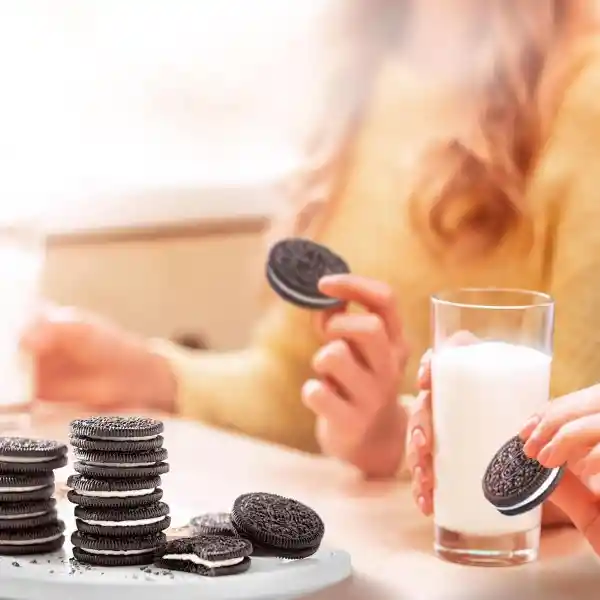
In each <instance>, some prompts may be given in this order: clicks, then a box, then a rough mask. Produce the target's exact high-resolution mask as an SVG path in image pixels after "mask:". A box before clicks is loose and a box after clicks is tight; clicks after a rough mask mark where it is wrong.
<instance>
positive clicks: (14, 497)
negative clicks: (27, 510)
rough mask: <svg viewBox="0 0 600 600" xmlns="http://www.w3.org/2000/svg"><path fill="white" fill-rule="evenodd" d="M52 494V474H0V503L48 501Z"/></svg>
mask: <svg viewBox="0 0 600 600" xmlns="http://www.w3.org/2000/svg"><path fill="white" fill-rule="evenodd" d="M52 494H54V473H52V472H50V473H43V474H42V473H36V474H32V475H29V474H24V473H21V474H17V475H8V474H3V473H0V502H9V503H14V502H31V501H34V500H35V501H37V500H48V499H49V498H51V497H52Z"/></svg>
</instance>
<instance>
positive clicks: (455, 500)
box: [432, 342, 551, 535]
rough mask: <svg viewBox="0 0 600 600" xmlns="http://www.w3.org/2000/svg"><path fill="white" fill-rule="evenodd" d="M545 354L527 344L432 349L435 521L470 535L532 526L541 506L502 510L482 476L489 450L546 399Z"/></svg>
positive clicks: (514, 431) (548, 361)
mask: <svg viewBox="0 0 600 600" xmlns="http://www.w3.org/2000/svg"><path fill="white" fill-rule="evenodd" d="M550 365H551V358H550V357H549V356H548V355H546V354H543V353H542V352H539V351H537V350H533V349H531V348H527V347H525V346H514V345H511V344H506V343H502V342H484V343H481V344H476V345H472V346H462V347H455V348H445V349H443V350H441V351H439V352H437V353H435V354H434V356H433V359H432V376H433V418H434V431H435V477H436V488H435V493H434V503H435V523H436V525H438V526H440V527H444V528H445V529H450V530H452V531H455V532H459V533H465V534H471V535H502V534H509V533H516V532H522V531H527V530H530V529H532V528H534V527H536V526H537V525H538V524H539V518H540V510H541V509H538V510H534V511H531V512H529V513H526V514H525V515H521V516H516V517H507V516H504V515H501V514H500V513H499V512H498V511H497V510H496V509H495V508H494V507H493V506H491V505H490V504H489V503H488V502H487V500H486V499H485V498H484V496H483V493H482V490H481V480H482V477H483V474H484V472H485V469H486V467H487V465H488V463H489V462H490V460H491V458H492V456H493V455H494V454H495V452H496V451H497V450H498V449H499V448H500V446H502V444H504V442H506V441H507V440H508V439H509V438H510V437H512V436H514V435H516V434H517V433H518V431H519V429H520V428H521V427H522V425H523V424H524V422H525V420H526V419H527V418H528V417H529V416H531V414H532V413H534V412H535V411H536V410H537V409H538V408H539V407H540V406H541V405H543V404H544V403H545V402H547V401H548V398H549V388H550Z"/></svg>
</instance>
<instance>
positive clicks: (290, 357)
mask: <svg viewBox="0 0 600 600" xmlns="http://www.w3.org/2000/svg"><path fill="white" fill-rule="evenodd" d="M343 16H344V18H342V17H340V19H339V20H338V21H337V22H338V23H339V24H340V27H339V33H340V38H339V40H338V41H337V42H335V41H334V42H332V47H333V48H334V49H335V51H336V52H337V53H338V58H339V59H340V61H341V63H342V64H343V67H344V68H340V73H341V76H342V79H341V81H339V82H338V83H339V85H337V86H335V88H333V89H335V90H337V93H336V94H334V95H333V97H332V98H331V102H330V103H329V104H328V106H327V110H326V111H325V113H324V114H325V116H324V119H323V127H322V128H321V129H320V130H319V132H318V133H319V135H317V136H316V140H315V143H314V145H313V146H312V147H311V154H310V158H311V160H310V161H307V167H306V172H304V173H302V174H301V176H299V177H298V180H297V184H298V185H297V186H296V187H294V188H293V189H291V190H290V197H289V200H290V207H291V209H290V211H289V213H288V214H289V215H290V218H289V219H286V220H285V221H282V223H279V224H278V225H279V226H277V227H275V229H274V231H275V232H276V234H274V237H275V238H276V237H280V236H282V235H284V233H285V235H290V234H294V235H303V236H306V237H310V238H312V239H314V240H317V241H319V242H321V243H323V244H325V245H327V246H329V247H331V248H332V249H333V250H334V251H336V252H337V253H339V254H340V255H342V256H343V257H344V258H345V259H347V261H348V262H349V264H350V266H351V268H352V271H353V273H354V274H353V275H349V276H339V277H331V278H327V279H324V280H323V281H322V282H321V288H322V291H323V292H324V293H326V294H328V295H331V296H334V297H338V298H341V299H343V300H345V301H347V306H348V310H343V311H333V312H329V313H326V314H325V315H321V316H316V317H315V315H314V314H312V313H310V312H309V311H303V310H300V309H298V308H295V307H292V306H289V305H287V304H286V303H284V302H283V301H281V300H279V299H277V298H274V297H273V298H271V299H270V302H269V306H268V307H267V308H266V310H265V314H264V315H263V317H262V318H261V320H260V322H259V323H258V324H257V326H256V328H255V331H254V335H253V338H252V342H251V343H250V344H249V346H248V347H247V348H245V349H243V350H240V351H237V352H227V353H224V352H212V351H196V352H195V351H189V350H187V351H186V350H185V349H181V348H178V347H176V346H175V345H172V344H170V343H168V342H163V341H160V340H151V341H146V340H144V339H141V338H140V337H138V336H136V335H134V334H132V333H128V332H125V331H122V330H121V329H119V328H117V327H116V326H114V325H112V324H110V323H107V322H106V321H104V320H103V319H102V318H100V317H98V316H95V315H87V314H84V313H81V312H79V311H77V310H73V309H65V308H62V309H57V310H51V311H49V312H48V313H47V314H45V315H44V316H43V317H42V318H41V319H40V321H39V322H38V323H36V324H35V326H34V327H32V329H31V330H30V331H29V332H28V333H27V334H26V335H25V337H24V339H23V343H24V346H25V347H26V348H27V349H29V350H30V351H31V352H33V354H34V355H35V356H36V358H37V364H38V386H37V394H38V396H39V397H40V398H42V399H44V400H46V401H54V402H60V401H76V402H81V403H84V404H86V405H87V406H88V407H89V408H90V410H103V411H104V410H117V409H119V407H125V406H127V407H128V408H133V409H140V410H143V409H145V408H151V409H161V410H166V411H169V412H172V413H175V414H177V415H180V416H182V417H185V418H193V419H199V420H202V421H204V422H207V423H210V424H213V425H217V426H220V427H225V428H229V429H233V430H236V431H240V432H243V433H245V434H249V435H252V436H256V437H259V438H263V439H266V440H270V441H273V442H278V443H283V444H287V445H289V446H293V447H296V448H300V449H302V450H308V451H317V450H319V449H320V450H321V451H323V452H325V453H326V454H329V455H332V456H335V457H337V458H339V459H341V460H344V461H346V462H348V463H350V464H352V465H354V466H355V467H357V468H358V469H359V470H360V471H362V472H363V473H364V474H365V475H367V476H390V475H393V474H395V473H396V472H397V469H398V467H399V465H400V464H401V461H402V458H403V454H404V439H405V433H406V428H407V411H406V409H405V407H404V403H403V402H399V401H398V396H399V395H410V394H412V393H413V391H414V386H413V381H414V377H415V374H416V372H417V368H418V365H419V357H420V356H421V355H422V354H423V352H424V351H425V349H426V348H427V347H428V345H429V337H430V332H429V310H430V309H429V297H430V295H431V294H432V293H434V292H437V291H439V290H441V289H446V288H456V287H467V286H469V287H487V286H494V287H507V288H526V289H535V290H540V291H545V292H548V293H550V294H552V295H553V297H554V298H555V300H556V302H557V312H556V338H555V360H554V372H553V380H552V394H553V395H555V396H556V395H563V394H565V393H568V392H571V391H573V390H576V389H579V388H582V387H586V386H589V385H591V384H592V383H593V382H594V381H595V380H596V379H597V377H598V373H599V372H600V351H599V350H600V347H599V346H600V321H599V318H600V317H599V316H598V315H600V288H598V287H597V282H596V279H598V277H600V235H598V232H597V228H598V224H599V223H600V202H598V194H599V192H598V191H597V190H598V189H599V185H598V184H599V182H600V102H599V100H598V99H599V98H600V45H599V42H598V40H597V38H596V30H595V14H594V12H593V10H592V3H591V2H586V1H583V0H488V1H487V2H480V1H479V0H470V1H469V0H444V1H440V0H435V1H434V0H419V1H416V0H415V1H410V0H405V1H402V0H352V1H348V2H345V3H344V15H343ZM336 39H337V38H336ZM276 225H277V224H276ZM409 347H410V355H409V352H408V348H409ZM417 415H420V417H419V418H421V417H422V418H426V417H428V416H430V415H429V413H428V412H427V411H426V410H425V411H423V410H422V411H421V412H420V413H417ZM411 433H413V429H412V428H411ZM418 439H419V436H418V435H417V436H416V437H415V436H414V435H413V437H412V438H411V440H412V441H411V444H412V446H411V448H412V449H413V451H414V442H415V440H418ZM421 441H422V442H423V445H424V447H425V448H429V447H430V446H429V445H430V443H431V440H430V439H423V440H421ZM414 472H415V471H414V469H413V474H414ZM420 474H421V476H422V477H424V478H427V477H429V478H431V477H432V474H431V468H430V463H429V462H427V461H424V462H422V468H421V471H420ZM425 480H426V479H423V481H425Z"/></svg>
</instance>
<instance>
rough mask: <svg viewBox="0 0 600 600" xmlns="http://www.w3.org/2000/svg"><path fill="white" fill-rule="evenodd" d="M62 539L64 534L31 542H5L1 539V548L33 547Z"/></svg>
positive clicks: (35, 539)
mask: <svg viewBox="0 0 600 600" xmlns="http://www.w3.org/2000/svg"><path fill="white" fill-rule="evenodd" d="M61 537H62V533H57V534H56V535H52V536H50V537H47V538H34V539H31V540H3V539H2V538H0V546H33V545H34V544H47V543H48V542H54V541H55V540H58V539H59V538H61Z"/></svg>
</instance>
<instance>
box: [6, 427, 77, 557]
mask: <svg viewBox="0 0 600 600" xmlns="http://www.w3.org/2000/svg"><path fill="white" fill-rule="evenodd" d="M66 464H67V447H66V446H65V445H64V444H61V443H60V442H55V441H52V440H36V439H29V438H16V437H2V438H0V554H1V555H7V556H16V555H25V554H46V553H49V552H54V551H56V550H60V548H62V546H63V544H64V542H65V538H64V535H63V534H64V531H65V524H64V523H63V522H62V521H60V520H59V519H58V515H57V512H56V508H55V507H56V500H55V499H54V498H53V497H52V496H53V494H54V470H55V469H60V468H61V467H64V466H65V465H66Z"/></svg>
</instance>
